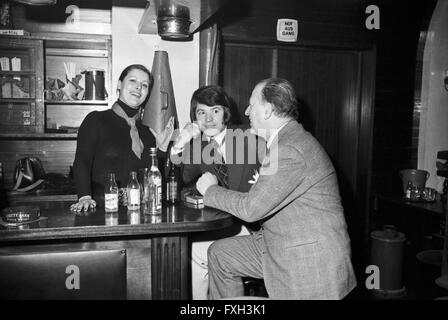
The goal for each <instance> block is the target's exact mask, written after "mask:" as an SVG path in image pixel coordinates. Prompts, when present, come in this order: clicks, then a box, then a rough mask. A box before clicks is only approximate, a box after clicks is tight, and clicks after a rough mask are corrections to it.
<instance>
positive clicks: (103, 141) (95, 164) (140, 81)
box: [71, 64, 156, 211]
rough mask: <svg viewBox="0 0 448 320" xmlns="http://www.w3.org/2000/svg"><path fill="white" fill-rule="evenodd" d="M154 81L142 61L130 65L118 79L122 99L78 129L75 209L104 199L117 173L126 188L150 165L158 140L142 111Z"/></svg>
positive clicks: (93, 206)
mask: <svg viewBox="0 0 448 320" xmlns="http://www.w3.org/2000/svg"><path fill="white" fill-rule="evenodd" d="M152 84H153V78H152V75H151V73H150V72H149V70H148V69H147V68H146V67H144V66H143V65H140V64H133V65H130V66H128V67H126V68H125V69H124V70H123V71H122V73H121V75H120V77H119V80H118V85H117V91H118V93H119V97H118V100H117V101H116V102H115V103H114V104H113V105H112V108H111V109H109V110H105V111H93V112H91V113H89V114H88V115H87V116H86V118H85V119H84V121H83V122H82V124H81V127H80V128H79V132H78V141H77V147H76V155H75V161H74V164H73V173H74V178H75V185H76V191H77V194H78V199H79V200H78V202H77V203H75V204H73V205H72V206H71V210H73V211H82V210H84V211H87V210H88V209H89V208H95V207H96V201H102V202H103V201H104V183H105V181H106V178H107V174H108V173H111V172H113V173H115V177H116V181H117V184H118V187H119V188H120V187H125V186H126V184H127V182H128V180H129V173H130V171H138V169H140V168H144V167H149V166H150V165H151V164H150V163H149V162H150V157H149V148H151V147H155V146H156V139H155V137H154V136H153V134H152V133H151V132H150V130H149V128H147V127H144V126H143V125H142V124H141V121H140V113H141V111H142V108H143V106H144V105H145V103H146V101H147V99H148V98H149V92H150V90H151V87H152Z"/></svg>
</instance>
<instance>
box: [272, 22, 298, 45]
mask: <svg viewBox="0 0 448 320" xmlns="http://www.w3.org/2000/svg"><path fill="white" fill-rule="evenodd" d="M297 33H298V21H297V20H294V19H278V20H277V40H278V41H285V42H295V41H297Z"/></svg>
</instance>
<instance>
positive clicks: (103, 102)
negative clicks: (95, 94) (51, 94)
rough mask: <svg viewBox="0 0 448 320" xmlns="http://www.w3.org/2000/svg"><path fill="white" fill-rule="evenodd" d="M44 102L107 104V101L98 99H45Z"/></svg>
mask: <svg viewBox="0 0 448 320" xmlns="http://www.w3.org/2000/svg"><path fill="white" fill-rule="evenodd" d="M45 103H46V104H67V105H78V104H82V105H97V106H107V104H108V102H107V101H98V100H45Z"/></svg>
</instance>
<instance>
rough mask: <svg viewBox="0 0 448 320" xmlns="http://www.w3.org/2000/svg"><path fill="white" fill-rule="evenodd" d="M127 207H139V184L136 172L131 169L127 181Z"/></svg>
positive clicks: (133, 208)
mask: <svg viewBox="0 0 448 320" xmlns="http://www.w3.org/2000/svg"><path fill="white" fill-rule="evenodd" d="M127 187H128V209H131V210H136V209H140V184H139V183H138V179H137V172H135V171H131V178H130V180H129V182H128V186H127Z"/></svg>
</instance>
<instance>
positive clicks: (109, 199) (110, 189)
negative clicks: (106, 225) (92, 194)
mask: <svg viewBox="0 0 448 320" xmlns="http://www.w3.org/2000/svg"><path fill="white" fill-rule="evenodd" d="M104 210H105V211H106V212H116V211H118V186H117V182H116V181H115V173H109V174H108V178H107V182H106V185H105V186H104Z"/></svg>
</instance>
